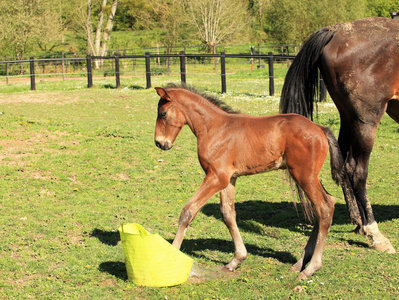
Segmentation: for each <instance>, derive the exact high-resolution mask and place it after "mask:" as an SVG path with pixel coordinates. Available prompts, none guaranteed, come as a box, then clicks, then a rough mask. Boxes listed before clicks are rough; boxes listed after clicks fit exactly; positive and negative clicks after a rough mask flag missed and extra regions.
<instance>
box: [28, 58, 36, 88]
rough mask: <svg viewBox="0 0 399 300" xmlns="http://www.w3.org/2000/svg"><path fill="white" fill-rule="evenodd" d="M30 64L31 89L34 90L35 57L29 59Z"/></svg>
mask: <svg viewBox="0 0 399 300" xmlns="http://www.w3.org/2000/svg"><path fill="white" fill-rule="evenodd" d="M29 64H30V89H31V90H32V91H36V84H35V61H34V60H33V57H31V58H30V59H29Z"/></svg>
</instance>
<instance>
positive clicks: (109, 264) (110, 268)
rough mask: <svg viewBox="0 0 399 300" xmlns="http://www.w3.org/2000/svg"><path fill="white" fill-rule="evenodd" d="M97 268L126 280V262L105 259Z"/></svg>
mask: <svg viewBox="0 0 399 300" xmlns="http://www.w3.org/2000/svg"><path fill="white" fill-rule="evenodd" d="M99 270H100V271H101V272H104V273H109V274H111V275H113V276H115V277H116V278H119V279H121V280H125V281H126V280H127V271H126V264H125V263H123V262H119V261H106V262H103V263H101V264H100V266H99Z"/></svg>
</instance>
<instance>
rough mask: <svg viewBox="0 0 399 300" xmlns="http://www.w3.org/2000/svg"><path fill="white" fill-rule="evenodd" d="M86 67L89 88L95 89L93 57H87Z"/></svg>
mask: <svg viewBox="0 0 399 300" xmlns="http://www.w3.org/2000/svg"><path fill="white" fill-rule="evenodd" d="M86 67H87V87H88V88H91V87H93V74H92V71H91V56H90V55H87V57H86Z"/></svg>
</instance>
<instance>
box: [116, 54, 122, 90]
mask: <svg viewBox="0 0 399 300" xmlns="http://www.w3.org/2000/svg"><path fill="white" fill-rule="evenodd" d="M115 76H116V88H117V89H119V88H120V87H121V79H120V73H119V55H118V53H117V54H116V55H115Z"/></svg>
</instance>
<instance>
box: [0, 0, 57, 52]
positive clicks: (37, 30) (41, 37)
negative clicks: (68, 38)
mask: <svg viewBox="0 0 399 300" xmlns="http://www.w3.org/2000/svg"><path fill="white" fill-rule="evenodd" d="M52 2H53V1H52V0H35V1H32V0H14V1H7V0H0V11H1V12H2V16H1V18H0V47H1V49H2V50H1V52H2V53H3V54H7V53H8V54H12V55H15V56H16V57H17V58H18V59H23V58H24V57H25V54H26V52H27V51H30V50H32V49H33V48H34V46H35V45H38V46H39V47H40V48H41V49H42V50H44V51H50V50H51V49H53V48H54V47H55V46H57V45H59V44H60V43H61V37H62V35H61V17H60V14H59V11H57V10H56V9H55V8H54V9H53V6H52V5H51V4H52Z"/></svg>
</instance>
